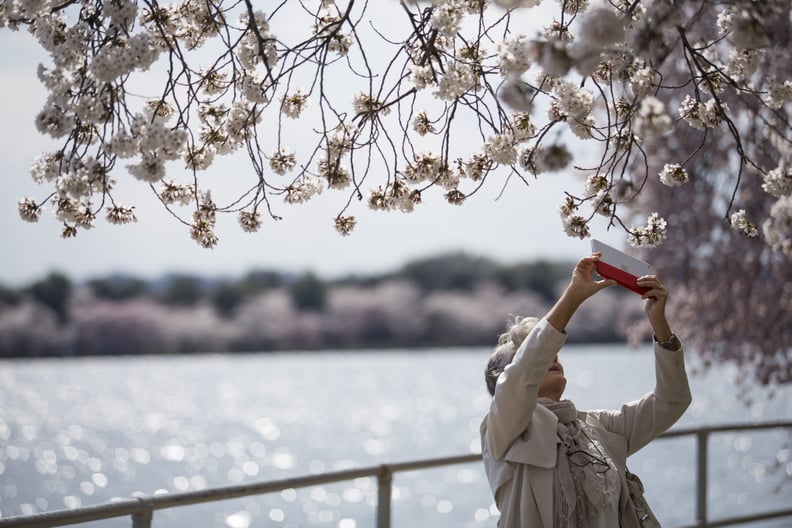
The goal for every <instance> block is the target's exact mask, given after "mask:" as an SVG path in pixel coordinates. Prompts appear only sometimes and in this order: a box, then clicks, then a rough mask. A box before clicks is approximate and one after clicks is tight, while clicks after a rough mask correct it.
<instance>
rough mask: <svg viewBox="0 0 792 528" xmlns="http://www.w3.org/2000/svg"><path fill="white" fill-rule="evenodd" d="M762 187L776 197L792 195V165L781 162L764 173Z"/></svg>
mask: <svg viewBox="0 0 792 528" xmlns="http://www.w3.org/2000/svg"><path fill="white" fill-rule="evenodd" d="M762 189H764V190H765V191H766V192H768V193H770V194H772V195H773V196H775V197H776V198H781V197H782V196H790V195H792V165H789V166H788V165H787V164H785V163H782V164H781V165H779V166H778V167H776V168H775V169H773V170H771V171H770V172H768V173H767V174H765V176H764V181H763V183H762Z"/></svg>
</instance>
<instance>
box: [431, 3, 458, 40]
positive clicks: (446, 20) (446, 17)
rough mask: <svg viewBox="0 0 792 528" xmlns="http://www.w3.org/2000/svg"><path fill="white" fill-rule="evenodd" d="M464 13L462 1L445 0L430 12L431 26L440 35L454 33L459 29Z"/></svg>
mask: <svg viewBox="0 0 792 528" xmlns="http://www.w3.org/2000/svg"><path fill="white" fill-rule="evenodd" d="M464 15H465V11H464V3H463V2H461V1H459V0H446V2H445V3H443V4H442V5H440V6H437V7H435V9H434V11H433V12H432V26H433V27H434V28H435V29H436V30H437V31H438V32H439V33H440V34H441V35H454V34H456V33H457V32H458V31H459V26H460V24H461V23H462V18H463V17H464Z"/></svg>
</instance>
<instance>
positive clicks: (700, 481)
mask: <svg viewBox="0 0 792 528" xmlns="http://www.w3.org/2000/svg"><path fill="white" fill-rule="evenodd" d="M778 428H788V429H792V421H789V422H781V421H779V422H766V423H761V424H738V425H721V426H712V427H692V428H680V429H674V430H671V431H668V432H666V433H665V434H663V435H662V436H661V437H660V439H663V438H678V437H681V436H695V437H696V519H697V520H696V522H695V523H694V524H690V525H685V526H682V527H680V528H715V527H720V526H734V525H737V524H745V523H749V522H756V521H762V520H767V519H775V518H780V517H788V516H792V508H788V509H783V510H778V511H772V512H764V513H758V514H753V515H743V516H739V517H729V518H723V519H718V520H714V521H710V520H708V519H707V474H708V460H707V459H708V440H709V437H710V435H711V434H713V433H723V432H734V431H753V430H760V429H778ZM480 460H481V455H478V454H470V455H459V456H452V457H445V458H433V459H426V460H416V461H412V462H401V463H396V464H381V465H379V466H370V467H363V468H357V469H348V470H342V471H334V472H330V473H323V474H319V475H307V476H302V477H295V478H287V479H282V480H273V481H267V482H257V483H251V484H241V485H236V486H226V487H221V488H212V489H208V490H202V491H193V492H185V493H173V494H166V495H156V496H151V497H138V498H134V499H124V500H119V501H114V502H110V503H107V504H101V505H98V506H86V507H82V508H76V509H72V510H57V511H52V512H44V513H37V514H33V515H26V516H19V517H8V518H4V519H3V518H0V527H8V528H11V527H15V528H16V527H19V528H22V527H24V528H49V527H55V526H67V525H71V524H78V523H84V522H91V521H99V520H103V519H110V518H115V517H124V516H130V517H131V518H132V528H151V522H152V518H153V515H154V511H155V510H164V509H168V508H175V507H181V506H189V505H194V504H203V503H208V502H216V501H221V500H227V499H236V498H241V497H248V496H251V495H262V494H265V493H272V492H277V491H282V490H285V489H296V488H305V487H311V486H319V485H321V484H330V483H334V482H343V481H346V480H354V479H357V478H363V477H376V478H377V527H378V528H390V526H391V491H392V490H391V487H392V483H393V475H394V474H395V473H400V472H406V471H415V470H420V469H429V468H436V467H441V466H449V465H455V464H466V463H472V462H478V461H480Z"/></svg>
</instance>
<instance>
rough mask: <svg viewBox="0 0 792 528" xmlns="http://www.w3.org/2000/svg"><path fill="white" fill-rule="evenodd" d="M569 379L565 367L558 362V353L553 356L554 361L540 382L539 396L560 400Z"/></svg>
mask: <svg viewBox="0 0 792 528" xmlns="http://www.w3.org/2000/svg"><path fill="white" fill-rule="evenodd" d="M566 383H567V379H566V378H565V377H564V367H563V366H561V363H559V362H558V354H556V357H554V358H553V363H551V364H550V368H548V369H547V372H545V375H544V377H543V378H542V381H541V382H540V383H539V397H540V398H550V399H551V400H556V401H558V400H560V399H561V396H562V395H563V394H564V389H565V388H566Z"/></svg>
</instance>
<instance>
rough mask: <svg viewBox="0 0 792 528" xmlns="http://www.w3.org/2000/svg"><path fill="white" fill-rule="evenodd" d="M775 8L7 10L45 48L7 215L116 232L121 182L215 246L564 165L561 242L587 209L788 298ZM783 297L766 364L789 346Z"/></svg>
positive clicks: (788, 172)
mask: <svg viewBox="0 0 792 528" xmlns="http://www.w3.org/2000/svg"><path fill="white" fill-rule="evenodd" d="M791 4H792V3H791V2H790V1H782V0H763V1H753V0H733V1H727V2H713V1H708V0H695V1H693V0H691V1H684V0H676V1H672V0H643V1H641V0H609V1H602V2H593V1H591V2H590V1H588V0H545V1H544V2H542V1H541V0H434V1H431V2H429V1H419V2H412V1H409V2H408V1H401V2H399V1H397V0H377V1H376V2H370V1H365V0H363V1H361V0H337V1H334V0H288V1H287V0H284V1H282V2H267V3H260V2H253V1H252V0H234V1H223V0H217V1H208V0H183V1H180V2H171V3H157V2H152V1H150V0H137V1H135V0H107V1H104V2H91V1H88V0H86V1H82V2H77V1H76V0H65V1H59V2H54V1H52V0H35V1H33V0H11V1H9V2H4V3H3V4H2V6H1V7H0V27H4V28H6V29H7V30H8V29H10V30H27V31H30V32H32V34H33V35H34V36H35V38H36V39H37V41H38V43H39V44H40V45H41V46H42V47H43V48H44V49H45V50H46V51H47V52H48V53H49V54H50V58H51V62H50V63H49V64H43V65H40V66H39V78H40V80H41V82H42V83H43V84H44V86H45V87H46V88H47V90H48V94H49V95H48V99H47V101H46V103H45V105H44V107H43V108H42V110H41V112H40V113H39V114H38V116H36V124H37V126H38V129H39V130H40V131H41V132H42V133H43V134H47V135H49V136H52V137H53V138H56V139H57V140H59V144H60V148H58V149H57V150H55V151H53V152H47V153H44V154H43V155H42V156H41V157H40V158H39V159H37V160H36V161H35V162H34V163H33V167H32V169H31V174H32V177H33V179H34V180H35V181H36V182H38V183H39V184H41V185H42V186H43V188H44V189H45V190H44V193H43V195H40V196H36V197H30V198H25V199H23V200H22V201H20V203H19V213H20V215H21V216H22V218H23V219H25V220H28V221H35V220H37V219H38V218H39V217H40V215H41V212H42V210H43V209H44V208H46V207H50V208H52V209H54V211H55V214H56V216H57V218H58V219H59V220H60V221H62V225H63V232H62V234H63V236H65V237H70V236H74V235H76V234H77V233H78V231H79V230H80V229H84V228H88V227H91V226H93V225H94V223H95V222H96V221H97V217H99V216H100V215H101V216H104V217H105V218H106V219H107V220H108V221H109V222H111V223H115V224H120V223H126V222H133V221H135V220H136V212H135V209H134V204H129V203H125V201H124V196H123V195H119V194H118V193H117V192H116V188H115V183H116V179H117V178H118V177H119V173H122V172H128V173H130V174H131V175H132V176H134V177H135V178H137V179H138V180H140V182H141V184H142V185H147V186H149V187H150V188H151V191H152V192H153V193H155V194H156V195H157V197H158V198H159V200H160V201H161V203H162V204H163V206H164V207H166V208H168V210H169V211H171V212H172V214H173V215H174V217H175V218H177V219H179V220H180V221H181V222H183V223H184V224H185V226H187V227H188V228H189V232H190V234H191V236H192V238H193V239H195V240H196V241H197V242H198V243H199V244H201V245H202V246H204V247H207V248H211V247H213V246H215V245H216V244H217V243H218V240H219V238H218V234H217V233H216V232H215V220H216V215H217V214H219V213H231V214H235V215H237V218H238V221H239V224H240V226H241V228H242V229H243V230H245V231H251V232H252V231H256V230H258V229H259V228H260V227H261V226H262V225H263V224H264V223H265V222H266V221H268V220H270V219H278V218H280V217H281V215H286V213H284V212H283V211H284V208H288V207H289V205H288V204H303V205H302V206H303V207H310V201H311V199H312V197H314V196H316V195H317V194H319V193H321V192H326V193H335V194H336V195H337V196H338V200H337V202H338V208H337V214H336V215H335V216H334V217H333V218H328V222H333V223H334V225H335V228H336V229H337V230H338V232H339V233H340V234H342V235H349V234H350V233H352V231H353V229H354V227H355V224H356V217H355V211H356V210H358V208H360V207H369V208H372V209H376V210H398V211H403V212H410V211H412V210H413V209H414V208H416V207H420V206H421V203H422V201H423V200H425V199H427V200H428V199H430V197H432V199H440V197H442V199H444V200H446V201H448V202H449V203H450V204H455V205H462V204H464V203H465V202H466V201H468V200H473V199H475V195H476V192H477V191H478V190H479V189H480V188H481V187H482V186H484V185H494V186H498V187H504V186H506V185H521V184H522V183H526V184H527V183H528V182H529V181H530V180H531V179H533V178H537V177H542V175H543V174H545V173H550V172H555V171H575V172H578V173H580V174H581V185H580V187H579V188H575V189H567V190H566V191H567V192H566V199H565V201H564V202H563V203H561V204H559V210H560V213H561V224H560V226H559V231H561V230H563V231H565V232H566V234H567V235H569V236H572V237H579V238H586V237H588V236H589V234H590V227H589V224H590V222H591V220H592V218H593V217H594V216H595V215H604V216H605V217H606V218H607V219H608V221H609V225H612V226H614V227H616V228H620V229H624V230H625V232H626V236H627V237H628V239H629V241H630V242H631V243H632V244H633V245H635V246H637V247H641V248H654V247H658V246H660V245H661V244H662V243H663V241H664V240H665V239H667V238H669V237H673V238H674V239H675V240H676V243H675V245H674V247H668V245H665V246H664V249H661V252H662V251H665V252H666V253H665V254H668V257H667V258H673V256H674V252H675V251H676V252H677V253H676V254H677V255H682V256H684V257H685V258H687V259H693V260H690V261H691V262H692V261H695V258H696V257H699V258H700V257H710V256H712V255H721V254H723V255H722V256H725V255H726V253H725V252H727V251H733V250H734V249H735V247H739V248H741V249H740V251H741V255H745V256H746V258H747V257H748V256H750V260H751V261H752V262H755V266H754V267H750V269H751V270H752V271H757V270H758V271H759V272H761V273H764V275H763V276H769V277H771V278H772V281H771V282H775V284H776V286H777V285H778V282H777V281H779V280H780V281H781V284H786V285H788V284H790V283H792V280H791V278H790V277H789V271H785V270H788V269H789V268H790V260H792V149H790V143H791V142H792V133H791V130H792V128H791V127H790V119H789V112H790V109H791V108H792V80H791V79H792V77H791V74H790V72H792V61H790V52H789V49H790V44H792V42H790V41H791V38H790V35H792V22H791V21H790V16H792V15H791V13H792V6H791ZM261 9H264V11H262V10H261ZM233 154H241V155H246V156H247V157H248V158H249V160H250V171H249V173H248V174H244V175H236V176H235V178H234V185H237V186H238V192H237V193H236V194H235V195H233V196H232V197H231V198H228V199H226V201H224V202H222V203H221V202H219V201H217V199H216V197H217V196H218V194H219V193H218V192H217V190H218V187H217V186H218V185H223V186H227V185H228V182H227V181H225V180H224V181H223V183H222V184H218V183H217V179H214V181H213V178H211V174H212V170H213V164H214V163H215V162H216V161H217V160H218V159H219V158H220V157H222V156H229V155H233ZM213 185H214V186H215V187H213ZM226 190H227V189H224V191H226ZM213 191H214V193H213ZM527 192H528V193H529V192H530V189H529V190H528V191H527ZM225 194H227V192H226V193H225ZM694 235H695V236H694ZM693 239H696V240H698V241H699V242H700V243H699V244H698V245H697V246H694V245H692V244H687V242H686V241H687V240H693ZM679 244H687V245H685V250H684V251H682V250H680V249H679V247H678V245H679ZM746 252H747V253H746ZM660 254H664V253H660ZM664 260H665V257H664ZM673 262H675V263H676V264H674V265H673V266H671V265H670V264H669V269H671V268H673V269H674V271H676V272H679V273H683V272H685V271H690V270H689V269H687V268H685V266H686V265H689V264H685V263H680V262H682V261H679V260H673ZM685 262H688V261H685ZM707 262H710V261H709V260H707ZM693 268H695V266H693ZM693 268H691V269H693ZM771 269H772V270H777V272H768V270H771ZM700 272H701V270H700V269H698V268H697V269H696V273H700ZM768 273H769V275H768ZM773 273H777V274H776V275H774V274H773ZM779 274H780V275H779ZM693 275H694V274H688V275H687V277H692V276H693ZM697 276H698V275H697ZM699 278H700V277H699ZM784 281H786V282H784ZM687 286H688V287H689V291H690V295H691V299H692V301H691V302H694V301H695V302H703V300H702V299H703V297H702V295H698V294H697V292H698V290H696V287H695V285H694V283H693V282H692V281H691V282H689V283H687ZM774 292H775V293H777V292H778V290H777V289H776V290H774ZM749 293H750V292H749ZM769 293H771V292H769ZM754 294H756V292H754V293H751V294H750V295H754ZM735 295H736V294H735ZM784 295H785V296H786V297H785V298H787V299H788V298H790V297H792V296H791V295H790V292H789V291H787V292H786V293H785V294H784ZM741 298H743V297H741V296H740V295H736V297H734V298H731V297H730V299H731V300H732V301H733V302H739V301H740V299H741ZM757 299H758V297H757ZM695 302H694V304H693V305H692V306H699V307H702V306H703V305H698V304H695ZM717 302H719V301H717V300H713V301H711V304H712V307H715V305H716V304H717ZM784 303H785V304H784ZM784 303H782V305H781V309H778V308H775V309H774V310H771V312H772V313H773V314H775V315H778V314H780V317H782V319H781V320H780V321H776V322H780V323H781V324H780V326H781V327H782V330H781V331H779V332H778V333H781V334H783V335H782V336H781V337H778V338H777V339H776V338H775V337H773V338H769V340H766V341H767V342H768V343H770V345H768V346H770V347H771V348H772V347H774V346H776V345H777V344H778V343H787V346H788V343H790V342H792V339H789V337H790V336H789V332H790V330H788V329H789V328H790V327H792V324H790V319H789V317H790V313H792V308H790V306H789V301H788V300H787V301H784ZM731 308H734V305H731ZM723 310H724V309H723V308H721V309H720V311H717V313H718V314H719V317H721V319H719V321H724V320H725V319H724V318H726V319H728V316H729V314H727V313H724V312H723ZM693 313H700V311H699V312H693ZM783 318H786V319H785V320H784V319H783ZM774 321H775V320H774ZM724 324H725V323H724ZM721 326H723V325H721ZM776 330H778V327H776ZM703 335H705V336H706V337H713V338H714V337H717V336H714V335H710V334H706V333H704V334H703ZM729 335H733V334H729ZM755 337H756V336H751V337H750V339H754V338H755ZM746 339H749V338H748V337H746ZM723 340H724V336H720V338H719V342H723ZM724 346H725V345H724ZM762 346H764V345H762ZM782 348H783V347H782ZM775 350H776V351H778V350H781V349H779V348H775ZM746 357H750V356H746ZM788 370H789V369H788V368H787V376H786V379H787V381H788V380H789V378H790V377H791V376H790V375H789V373H788Z"/></svg>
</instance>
